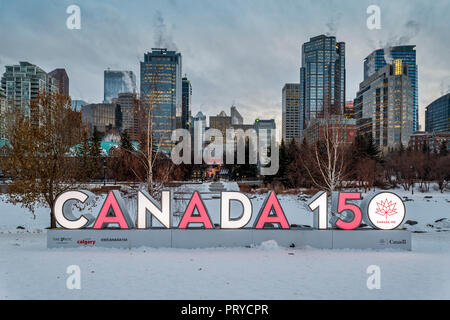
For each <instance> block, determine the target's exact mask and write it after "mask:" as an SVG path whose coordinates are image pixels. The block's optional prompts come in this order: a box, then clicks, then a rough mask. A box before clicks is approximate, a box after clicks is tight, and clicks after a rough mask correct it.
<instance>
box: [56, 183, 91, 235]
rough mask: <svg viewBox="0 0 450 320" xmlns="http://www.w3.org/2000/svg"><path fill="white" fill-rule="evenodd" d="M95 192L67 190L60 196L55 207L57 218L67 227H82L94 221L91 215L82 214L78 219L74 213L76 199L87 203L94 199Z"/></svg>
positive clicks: (59, 222)
mask: <svg viewBox="0 0 450 320" xmlns="http://www.w3.org/2000/svg"><path fill="white" fill-rule="evenodd" d="M93 199H94V194H92V193H91V192H89V191H67V192H64V193H62V194H60V195H59V196H58V198H56V201H55V205H54V207H53V210H54V213H55V219H56V222H58V224H59V225H60V226H61V227H63V228H65V229H81V228H83V227H86V226H88V225H90V224H91V223H93V222H94V217H93V216H91V215H85V216H84V215H81V217H79V218H78V219H77V218H76V217H75V216H74V215H73V213H72V205H73V204H74V203H75V200H77V201H81V202H82V203H85V202H86V200H87V202H86V203H88V202H91V201H93Z"/></svg>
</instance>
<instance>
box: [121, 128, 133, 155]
mask: <svg viewBox="0 0 450 320" xmlns="http://www.w3.org/2000/svg"><path fill="white" fill-rule="evenodd" d="M120 147H121V148H122V149H124V150H126V151H133V144H132V143H131V140H130V136H129V135H128V131H127V130H125V131H124V132H123V133H122V136H121V137H120Z"/></svg>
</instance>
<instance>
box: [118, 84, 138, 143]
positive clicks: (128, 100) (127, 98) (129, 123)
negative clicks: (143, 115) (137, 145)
mask: <svg viewBox="0 0 450 320" xmlns="http://www.w3.org/2000/svg"><path fill="white" fill-rule="evenodd" d="M137 99H138V98H137V94H136V93H129V92H126V93H119V97H118V98H116V99H114V103H117V104H118V105H120V111H121V112H122V131H127V133H128V135H129V136H130V138H131V139H133V140H137V139H139V136H138V135H139V128H138V126H139V122H138V117H139V114H138V104H137Z"/></svg>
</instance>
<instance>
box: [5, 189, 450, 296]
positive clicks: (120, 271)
mask: <svg viewBox="0 0 450 320" xmlns="http://www.w3.org/2000/svg"><path fill="white" fill-rule="evenodd" d="M226 187H227V189H229V190H232V189H235V186H233V185H231V184H230V185H226ZM202 188H203V189H202V190H203V191H204V192H207V187H206V186H205V185H203V186H202ZM184 189H189V187H187V188H184ZM394 192H396V193H397V194H399V195H400V196H407V197H408V198H409V199H410V200H411V201H407V202H406V203H405V204H406V210H407V212H406V215H407V216H406V219H405V221H407V220H413V221H416V222H417V224H416V225H414V226H410V225H406V224H405V225H403V226H402V227H405V228H408V229H410V230H412V231H415V233H413V234H412V241H413V249H412V251H411V252H402V251H392V250H379V251H375V250H319V249H312V248H282V247H278V246H276V245H275V244H274V243H266V244H264V245H262V246H260V247H257V248H212V249H195V250H188V249H151V248H139V249H132V250H120V249H101V248H80V249H47V248H46V234H45V232H46V230H45V227H47V226H48V225H49V217H48V210H46V209H39V210H37V211H36V216H35V218H34V219H33V216H32V215H31V214H30V213H29V212H27V211H26V210H24V209H22V208H20V207H18V206H13V205H11V204H8V203H6V202H5V201H4V200H0V299H450V232H449V231H450V220H449V219H450V193H449V192H446V193H444V194H440V193H439V192H438V191H431V192H429V193H420V192H418V191H415V192H414V195H411V192H404V191H403V190H401V189H397V190H394ZM430 197H431V198H430ZM203 198H204V199H205V204H206V206H207V209H208V211H209V214H210V215H211V217H212V219H213V221H214V222H215V223H218V220H219V212H218V210H219V199H217V198H215V197H214V196H212V195H208V194H205V196H204V197H203ZM279 199H280V202H281V205H282V206H283V208H284V210H285V212H286V215H287V218H288V220H289V222H290V223H291V224H302V225H311V224H312V215H311V214H310V213H309V212H308V210H307V209H306V207H305V201H303V200H301V199H299V198H298V196H296V195H280V196H279ZM263 200H264V198H263V196H260V195H256V196H255V197H254V198H253V199H252V202H253V209H254V211H255V212H254V216H255V215H256V213H257V210H259V208H260V205H261V204H262V202H263ZM134 206H135V204H133V203H129V208H130V209H131V210H133V207H134ZM232 208H233V206H232ZM96 210H98V208H97V209H96V208H94V209H93V211H94V212H97V211H96ZM236 211H237V210H236ZM18 226H21V227H22V228H24V229H17V227H18ZM70 265H78V266H79V267H80V269H81V289H80V290H69V289H67V287H66V279H67V277H68V276H69V275H68V274H66V269H67V267H68V266H70ZM371 265H376V266H379V267H380V270H381V288H380V289H378V290H377V289H375V290H369V289H368V288H367V285H366V281H367V278H368V277H369V274H367V272H366V270H367V267H369V266H371Z"/></svg>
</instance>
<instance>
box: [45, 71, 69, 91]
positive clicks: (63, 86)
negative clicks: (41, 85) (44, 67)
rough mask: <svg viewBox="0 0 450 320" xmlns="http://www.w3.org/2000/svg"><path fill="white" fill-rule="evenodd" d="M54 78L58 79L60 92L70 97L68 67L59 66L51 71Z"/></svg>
mask: <svg viewBox="0 0 450 320" xmlns="http://www.w3.org/2000/svg"><path fill="white" fill-rule="evenodd" d="M49 75H51V76H52V77H53V78H55V79H56V83H57V85H58V90H59V93H60V94H62V95H64V96H66V97H68V96H69V76H68V75H67V72H66V69H63V68H58V69H55V70H53V71H51V72H50V73H49Z"/></svg>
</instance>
